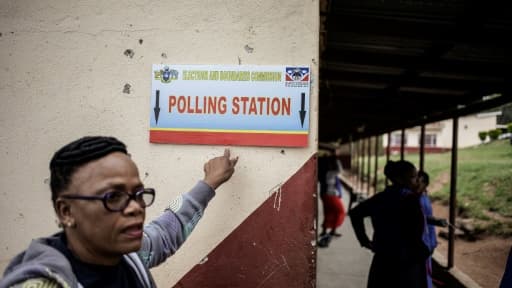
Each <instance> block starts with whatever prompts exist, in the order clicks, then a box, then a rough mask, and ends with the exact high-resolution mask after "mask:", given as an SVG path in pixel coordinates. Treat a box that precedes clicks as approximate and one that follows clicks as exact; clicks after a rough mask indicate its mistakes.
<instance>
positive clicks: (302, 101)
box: [299, 93, 306, 128]
mask: <svg viewBox="0 0 512 288" xmlns="http://www.w3.org/2000/svg"><path fill="white" fill-rule="evenodd" d="M305 102H306V93H301V94H300V111H299V114H300V126H301V127H303V128H304V118H305V117H306V110H304V104H305Z"/></svg>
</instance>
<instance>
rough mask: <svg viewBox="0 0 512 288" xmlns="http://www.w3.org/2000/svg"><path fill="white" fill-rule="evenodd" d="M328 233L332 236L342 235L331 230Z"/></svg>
mask: <svg viewBox="0 0 512 288" xmlns="http://www.w3.org/2000/svg"><path fill="white" fill-rule="evenodd" d="M330 234H331V236H334V237H341V236H342V235H341V234H340V233H336V232H334V233H332V232H331V233H330Z"/></svg>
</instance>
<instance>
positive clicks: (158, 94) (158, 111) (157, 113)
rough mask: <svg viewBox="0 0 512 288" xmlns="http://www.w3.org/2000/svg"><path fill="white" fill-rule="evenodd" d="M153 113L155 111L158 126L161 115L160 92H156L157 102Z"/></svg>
mask: <svg viewBox="0 0 512 288" xmlns="http://www.w3.org/2000/svg"><path fill="white" fill-rule="evenodd" d="M153 111H155V120H156V124H157V125H158V115H159V114H160V90H156V102H155V108H153Z"/></svg>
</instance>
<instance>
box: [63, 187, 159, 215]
mask: <svg viewBox="0 0 512 288" xmlns="http://www.w3.org/2000/svg"><path fill="white" fill-rule="evenodd" d="M60 197H61V198H65V199H78V200H88V201H92V200H101V201H102V202H103V206H105V209H107V210H108V211H111V212H119V211H123V210H124V209H126V207H128V204H130V201H131V200H134V201H135V202H137V203H138V204H139V205H140V207H142V208H146V207H149V206H151V204H153V202H154V201H155V189H153V188H144V189H141V190H139V191H136V192H135V193H133V194H130V193H127V192H124V191H113V192H108V193H105V194H103V195H101V196H85V195H69V194H68V195H60Z"/></svg>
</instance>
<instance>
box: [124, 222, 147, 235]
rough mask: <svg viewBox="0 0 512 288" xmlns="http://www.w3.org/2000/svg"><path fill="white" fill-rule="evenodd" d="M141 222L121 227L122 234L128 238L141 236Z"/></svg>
mask: <svg viewBox="0 0 512 288" xmlns="http://www.w3.org/2000/svg"><path fill="white" fill-rule="evenodd" d="M142 231H143V230H142V224H140V225H132V226H129V227H127V228H125V229H123V234H124V235H126V236H128V237H129V238H142Z"/></svg>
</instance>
